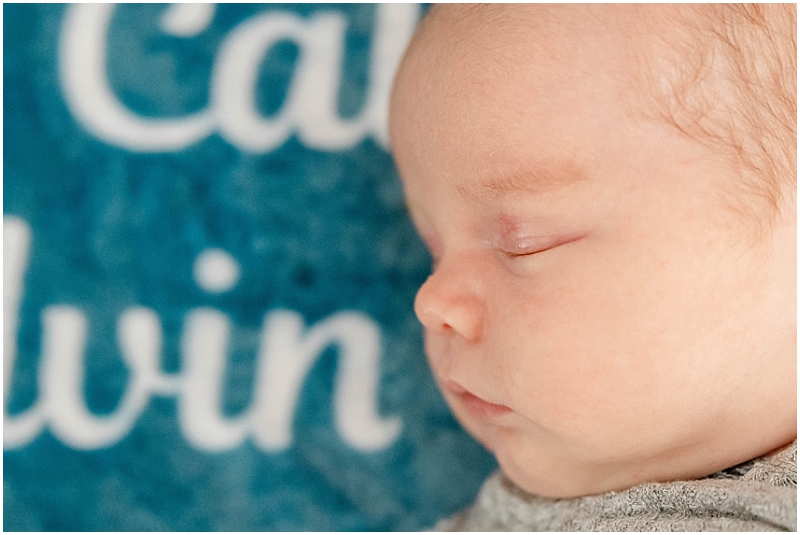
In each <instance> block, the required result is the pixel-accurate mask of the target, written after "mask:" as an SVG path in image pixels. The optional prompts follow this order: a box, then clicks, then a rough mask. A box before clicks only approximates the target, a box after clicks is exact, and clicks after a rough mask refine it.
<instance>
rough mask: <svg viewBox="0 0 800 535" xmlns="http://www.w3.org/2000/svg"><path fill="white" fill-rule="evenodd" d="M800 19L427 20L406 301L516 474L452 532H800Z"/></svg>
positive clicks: (760, 15)
mask: <svg viewBox="0 0 800 535" xmlns="http://www.w3.org/2000/svg"><path fill="white" fill-rule="evenodd" d="M795 16H796V15H795V7H794V6H793V5H760V6H743V5H736V6H723V5H683V6H671V5H639V6H637V5H592V4H589V5H554V6H546V5H469V6H457V5H450V6H445V7H438V6H437V7H434V8H433V9H432V10H431V12H430V13H429V15H428V16H427V17H426V19H425V20H424V21H423V22H422V24H421V26H420V28H419V30H418V32H417V34H416V36H415V37H414V39H413V41H412V43H411V45H410V46H409V49H408V51H407V53H406V56H405V58H404V60H403V62H402V64H401V67H400V69H399V71H398V74H397V78H396V80H395V85H394V89H393V93H392V99H391V119H390V125H391V126H390V132H391V142H392V147H393V151H394V156H395V159H396V162H397V165H398V168H399V170H400V174H401V176H402V179H403V183H404V188H405V193H406V197H407V201H408V206H409V210H410V213H411V216H412V218H413V220H414V223H415V225H416V227H417V229H418V230H419V233H420V235H421V236H422V238H423V239H424V240H425V242H426V244H427V245H428V247H429V249H430V251H431V255H432V257H433V260H434V269H433V273H432V274H431V275H430V277H429V278H428V280H427V281H426V282H425V284H424V285H423V286H422V288H421V289H420V290H419V293H418V294H417V298H416V302H415V311H416V314H417V316H418V317H419V319H420V321H421V322H422V324H423V326H424V328H425V349H426V353H427V356H428V360H429V361H430V365H431V368H432V370H433V373H434V376H435V378H436V380H437V382H438V384H439V385H440V387H441V389H442V392H443V393H444V397H445V399H446V400H447V402H448V404H449V405H450V407H451V408H452V410H453V412H454V414H455V416H456V417H457V419H458V420H459V421H460V422H461V423H462V425H463V426H464V427H465V428H466V429H467V430H468V431H469V432H470V433H471V434H472V435H473V436H474V437H475V438H476V439H477V440H479V441H480V442H481V443H482V444H484V445H485V446H486V447H487V448H488V449H489V450H491V451H492V452H493V453H494V455H495V456H496V457H497V459H498V462H499V464H500V467H501V468H502V474H499V475H496V476H494V477H493V478H492V479H490V481H489V482H487V484H486V485H485V486H484V489H483V491H482V493H481V495H480V496H479V498H478V502H476V504H475V505H474V506H473V507H472V509H471V510H468V511H466V512H464V513H463V514H462V515H461V516H459V517H456V518H455V519H453V520H451V521H449V522H445V523H443V524H441V525H440V526H439V528H440V529H481V530H483V529H487V530H490V529H495V530H519V529H524V530H537V529H554V530H571V529H648V530H652V529H655V530H669V529H688V530H700V529H725V530H728V529H744V530H751V529H753V530H760V529H780V528H784V529H796V479H797V476H796V444H793V443H794V441H795V440H796V435H797V414H796V409H797V401H796V396H797V394H796V390H797V388H796V377H797V372H796V355H797V350H796V336H797V329H796V325H797V320H796V313H797V304H796V275H797V267H796V236H797V234H796V204H795V203H796V45H795ZM748 461H749V462H748ZM742 463H744V464H742Z"/></svg>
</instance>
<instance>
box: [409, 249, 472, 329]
mask: <svg viewBox="0 0 800 535" xmlns="http://www.w3.org/2000/svg"><path fill="white" fill-rule="evenodd" d="M479 293H480V292H479V288H478V284H477V280H476V279H475V278H474V276H470V270H469V269H463V268H460V267H459V266H458V265H452V264H451V265H445V264H444V263H440V265H439V266H438V268H437V269H436V271H435V272H434V273H433V274H432V275H431V276H430V277H428V280H426V281H425V284H423V285H422V287H421V288H420V289H419V291H418V292H417V297H416V299H415V301H414V312H416V314H417V317H418V318H419V321H420V322H421V323H422V325H423V326H424V327H425V328H426V329H427V330H429V331H432V332H437V333H440V334H445V335H451V336H460V337H462V338H464V339H465V340H467V341H470V342H475V341H478V340H480V338H481V336H482V334H483V315H484V305H483V301H482V300H481V298H480V296H479Z"/></svg>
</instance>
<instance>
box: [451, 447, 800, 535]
mask: <svg viewBox="0 0 800 535" xmlns="http://www.w3.org/2000/svg"><path fill="white" fill-rule="evenodd" d="M436 530H438V531H797V442H795V443H794V444H793V445H792V446H790V447H789V448H786V449H784V450H783V451H781V452H778V453H776V454H774V455H770V456H767V457H764V458H761V459H756V460H753V461H750V462H747V463H744V464H741V465H738V466H735V467H733V468H730V469H728V470H724V471H722V472H718V473H716V474H714V475H712V476H710V477H708V478H704V479H700V480H696V481H675V482H671V483H648V484H644V485H638V486H636V487H633V488H630V489H628V490H625V491H622V492H610V493H608V494H603V495H600V496H588V497H584V498H577V499H549V498H543V497H540V496H534V495H531V494H528V493H526V492H524V491H522V490H520V489H519V488H518V487H516V486H515V485H514V484H513V483H512V482H511V481H509V480H508V478H506V477H505V476H503V475H502V473H500V472H498V473H496V474H494V475H493V476H492V477H491V478H489V480H488V481H487V482H486V483H485V485H484V487H483V489H482V490H481V493H480V494H479V496H478V499H477V501H476V502H475V504H474V505H473V506H472V507H471V508H469V509H468V510H466V511H464V512H462V513H461V514H459V515H457V516H455V517H453V518H450V519H448V520H445V521H443V522H440V523H439V524H438V525H437V526H436Z"/></svg>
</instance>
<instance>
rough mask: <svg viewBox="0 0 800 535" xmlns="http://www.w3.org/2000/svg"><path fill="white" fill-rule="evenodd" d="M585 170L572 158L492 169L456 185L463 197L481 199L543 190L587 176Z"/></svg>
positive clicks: (555, 187)
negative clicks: (518, 166)
mask: <svg viewBox="0 0 800 535" xmlns="http://www.w3.org/2000/svg"><path fill="white" fill-rule="evenodd" d="M588 179H589V178H588V176H587V174H586V172H585V171H584V170H583V169H582V168H580V167H579V166H578V165H576V164H575V163H572V162H559V163H544V164H541V163H540V164H536V165H530V166H525V167H520V168H515V169H493V170H491V171H490V172H487V173H486V174H485V176H480V177H477V178H474V179H471V180H468V181H465V182H462V183H459V184H458V185H456V190H457V192H458V194H459V195H460V196H461V197H465V198H469V199H481V198H485V197H495V196H497V195H499V194H503V193H513V192H518V191H526V192H531V193H541V192H543V191H547V190H552V189H558V188H561V187H564V186H567V185H569V184H573V183H575V182H580V181H585V180H588Z"/></svg>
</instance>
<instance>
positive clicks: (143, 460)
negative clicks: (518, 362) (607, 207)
mask: <svg viewBox="0 0 800 535" xmlns="http://www.w3.org/2000/svg"><path fill="white" fill-rule="evenodd" d="M421 12H422V9H421V8H419V7H418V6H415V5H400V6H386V5H383V6H371V5H332V6H331V5H322V4H317V5H312V6H306V5H290V6H281V5H257V4H247V5H220V6H218V7H215V6H214V5H213V4H209V5H206V7H202V6H200V7H192V6H188V7H186V6H184V7H175V6H167V5H133V4H128V5H123V6H119V7H104V6H101V5H100V6H89V7H80V6H77V5H73V6H63V5H44V4H42V5H37V4H20V5H13V4H11V5H9V4H5V5H4V6H3V31H4V37H3V39H4V40H3V45H4V72H3V78H4V92H3V98H4V109H3V126H4V144H3V149H4V161H3V173H4V180H3V195H4V205H3V215H4V225H3V228H4V232H3V234H4V372H5V373H4V381H5V382H4V387H5V389H4V422H3V427H4V453H3V461H4V467H3V468H4V473H3V491H4V496H3V514H4V525H3V528H4V529H5V530H81V531H82V530H87V531H88V530H231V531H235V530H416V529H419V528H423V527H427V526H431V525H433V524H434V522H435V521H436V520H437V519H439V518H442V517H444V516H447V515H450V514H451V513H453V512H455V511H457V510H459V509H461V508H462V507H464V506H466V505H468V504H469V503H470V502H471V500H472V499H473V497H474V496H475V494H476V493H477V491H478V489H479V486H480V484H481V482H482V481H483V479H484V478H485V477H486V475H487V474H488V473H489V472H491V471H492V470H493V469H494V467H495V464H494V461H493V460H492V459H491V458H490V456H489V455H488V454H487V453H486V452H485V451H484V450H483V449H482V448H480V446H478V445H477V444H476V443H475V442H473V441H472V440H471V439H470V438H469V437H468V436H467V435H466V434H465V433H464V432H463V431H462V430H460V428H459V427H458V425H457V424H456V423H455V421H454V420H453V418H452V417H451V416H450V414H449V412H448V410H447V408H446V406H445V405H444V402H443V401H442V398H441V397H440V395H439V393H438V392H437V389H436V387H435V385H434V383H433V381H432V378H431V376H430V374H429V372H428V370H427V367H426V364H425V360H424V356H423V353H422V342H421V329H420V326H419V324H418V323H417V321H416V320H415V318H414V316H413V311H412V303H413V297H414V293H415V290H416V288H417V287H418V286H419V284H420V283H421V282H422V281H423V280H424V278H425V276H426V275H427V273H428V269H429V261H430V260H429V257H428V256H427V254H426V252H425V251H424V248H423V246H422V244H421V242H420V241H419V240H418V239H417V237H416V236H415V234H414V232H413V229H412V226H411V224H410V223H409V220H408V218H407V215H406V213H405V211H404V207H403V199H402V195H401V188H400V184H399V181H398V178H397V174H396V171H395V169H394V167H393V165H392V162H391V158H390V155H389V153H388V150H387V148H386V139H385V138H386V134H385V116H384V115H385V97H386V92H387V91H388V82H389V81H390V80H391V75H392V74H393V72H394V68H395V67H396V60H397V59H398V58H399V53H401V52H402V50H403V48H404V46H405V43H406V41H407V39H408V38H409V36H410V32H411V30H413V27H414V24H415V23H416V21H417V19H418V17H419V14H420V13H421ZM339 47H341V51H342V52H343V55H342V57H341V58H339V59H337V55H336V53H337V51H338V50H339ZM287 430H288V431H287Z"/></svg>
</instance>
